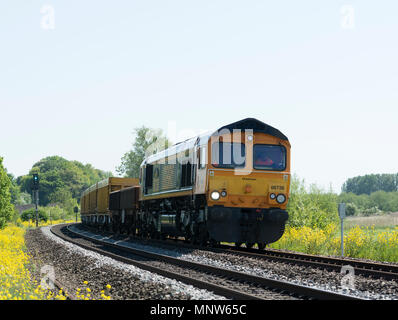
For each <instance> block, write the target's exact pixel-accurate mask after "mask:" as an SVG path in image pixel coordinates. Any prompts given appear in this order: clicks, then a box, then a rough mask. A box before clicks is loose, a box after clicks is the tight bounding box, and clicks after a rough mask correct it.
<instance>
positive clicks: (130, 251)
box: [51, 225, 360, 300]
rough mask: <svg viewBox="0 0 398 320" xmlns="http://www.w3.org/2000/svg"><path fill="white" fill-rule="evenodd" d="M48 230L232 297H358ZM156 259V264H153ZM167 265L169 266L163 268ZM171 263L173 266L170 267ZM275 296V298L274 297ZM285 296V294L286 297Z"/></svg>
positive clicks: (66, 231) (68, 231)
mask: <svg viewBox="0 0 398 320" xmlns="http://www.w3.org/2000/svg"><path fill="white" fill-rule="evenodd" d="M51 231H52V232H53V233H54V234H55V235H57V236H58V237H60V238H62V239H63V240H66V241H69V242H72V243H74V244H76V245H79V246H81V247H83V248H85V249H88V250H92V251H96V252H98V253H100V254H103V255H106V256H108V257H111V258H114V259H116V260H119V261H122V262H124V263H128V264H133V265H135V266H137V267H139V268H142V269H145V270H148V271H150V272H154V273H157V274H160V275H163V276H165V277H168V278H174V279H176V280H179V281H181V282H184V283H187V284H191V285H193V286H195V287H197V288H201V289H206V290H209V291H213V292H214V293H215V294H218V295H222V296H225V297H227V298H231V299H241V300H243V299H267V300H268V299H272V298H274V299H275V298H276V299H280V297H281V296H283V295H285V296H287V297H288V298H289V296H290V298H294V297H298V298H301V299H322V300H330V299H334V300H336V299H338V300H360V298H358V297H353V296H349V295H345V294H340V293H336V292H330V291H326V290H322V289H318V288H313V287H307V286H302V285H297V284H293V283H289V282H285V281H277V280H272V279H266V278H263V277H257V276H254V275H250V274H246V273H240V272H236V271H230V270H226V269H221V268H216V267H212V266H208V265H204V264H200V263H194V262H190V261H185V260H182V259H178V258H174V257H170V256H166V255H162V254H156V253H152V252H147V251H143V250H138V249H134V248H130V247H127V246H124V245H121V244H118V243H117V241H114V242H112V243H111V242H109V241H104V240H103V239H99V238H98V237H97V238H93V237H89V236H87V235H84V234H82V232H81V231H79V232H78V231H77V230H76V229H74V230H71V228H69V226H66V225H58V226H54V227H52V228H51ZM153 261H156V262H157V263H155V264H154V263H152V262H153ZM166 265H169V266H168V267H166ZM170 265H172V267H171V268H170ZM275 296H276V297H275ZM285 298H286V297H285Z"/></svg>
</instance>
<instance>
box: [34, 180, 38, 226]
mask: <svg viewBox="0 0 398 320" xmlns="http://www.w3.org/2000/svg"><path fill="white" fill-rule="evenodd" d="M33 192H34V198H35V204H36V228H37V227H38V226H39V210H38V206H39V175H38V174H37V173H34V174H33Z"/></svg>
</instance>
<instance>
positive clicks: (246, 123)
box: [214, 118, 289, 141]
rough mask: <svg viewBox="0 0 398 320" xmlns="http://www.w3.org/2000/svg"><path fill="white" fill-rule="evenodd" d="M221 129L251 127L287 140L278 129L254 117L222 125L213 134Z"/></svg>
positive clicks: (255, 130)
mask: <svg viewBox="0 0 398 320" xmlns="http://www.w3.org/2000/svg"><path fill="white" fill-rule="evenodd" d="M223 129H228V130H229V131H232V130H245V129H248V130H249V129H251V130H253V132H262V133H265V134H269V135H270V136H273V137H276V138H279V139H282V140H287V141H289V139H288V138H287V137H286V136H285V135H284V134H283V133H282V132H280V131H279V130H278V129H276V128H274V127H271V126H270V125H268V124H266V123H264V122H262V121H260V120H257V119H254V118H246V119H243V120H240V121H236V122H233V123H231V124H228V125H226V126H223V127H221V128H220V129H218V130H217V131H216V132H214V134H217V132H218V131H221V130H223Z"/></svg>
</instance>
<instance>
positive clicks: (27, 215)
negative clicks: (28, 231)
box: [21, 209, 48, 221]
mask: <svg viewBox="0 0 398 320" xmlns="http://www.w3.org/2000/svg"><path fill="white" fill-rule="evenodd" d="M38 213H39V220H40V221H47V220H48V216H47V214H46V212H45V211H44V210H42V209H39V210H38ZM21 220H22V221H29V220H31V221H33V220H34V221H36V209H29V210H25V211H24V212H22V214H21Z"/></svg>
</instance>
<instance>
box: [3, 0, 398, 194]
mask: <svg viewBox="0 0 398 320" xmlns="http://www.w3.org/2000/svg"><path fill="white" fill-rule="evenodd" d="M44 5H49V6H50V7H51V8H52V9H54V20H53V21H54V25H53V26H54V29H46V28H47V27H49V26H50V27H51V19H50V20H49V19H47V18H48V17H50V14H51V12H50V11H45V8H43V6H44ZM346 5H349V7H348V8H349V10H348V11H345V9H344V8H347V7H344V6H346ZM51 8H50V9H51ZM42 9H43V10H44V11H43V13H41V10H42ZM350 10H351V11H350ZM397 16H398V3H397V2H396V1H377V2H376V1H365V0H361V1H347V2H346V1H337V0H336V1H331V0H329V1H316V0H313V1H309V0H307V1H293V0H292V1H278V2H277V1H264V0H262V1H260V0H251V1H243V0H202V1H193V0H192V1H190V0H179V1H177V0H145V1H143V0H141V1H84V2H82V1H75V0H69V1H60V0H49V1H46V2H43V1H36V0H34V1H22V0H16V1H7V2H6V1H3V2H0V46H1V47H0V48H1V50H0V156H2V157H4V165H5V166H6V168H7V169H8V171H9V172H11V173H13V174H14V175H16V176H19V175H23V174H27V173H28V171H29V169H30V168H31V167H32V165H33V164H34V163H35V162H37V161H39V160H40V159H42V158H44V157H46V156H50V155H60V156H63V157H65V158H66V159H68V160H78V161H81V162H83V163H91V164H93V165H94V166H95V167H96V168H99V169H102V170H107V171H112V172H114V173H116V170H115V167H116V166H118V165H119V164H120V159H121V157H122V156H123V154H124V153H125V152H126V151H128V150H129V149H130V148H131V145H132V142H133V141H132V137H133V135H132V132H133V130H134V128H136V127H139V126H142V125H145V126H148V127H152V128H162V129H164V130H165V131H167V130H168V127H169V126H170V124H171V125H173V124H175V127H176V130H177V134H178V135H179V134H181V135H183V133H184V132H181V131H189V130H190V131H193V132H197V133H199V132H200V130H203V129H213V128H217V127H221V126H223V125H225V124H228V123H231V122H234V121H237V120H240V119H243V118H247V117H254V118H257V119H259V120H261V121H263V122H265V123H268V124H269V125H271V126H274V127H276V128H278V129H279V130H281V131H282V132H283V133H284V134H285V135H287V136H288V138H289V140H290V142H291V144H292V171H293V172H295V173H297V174H298V175H299V176H300V177H301V178H304V179H305V180H306V181H307V182H308V183H317V184H319V185H320V186H322V187H324V188H328V186H329V184H330V183H331V184H332V186H333V189H334V190H335V191H336V192H339V191H340V188H341V185H342V183H343V182H344V181H345V180H346V179H347V178H349V177H353V176H357V175H363V174H368V173H396V172H398V148H397V138H398V134H397V129H396V127H397V123H398V62H397V57H398V41H397V38H398V19H397ZM181 138H185V136H181ZM175 142H177V141H175Z"/></svg>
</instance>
